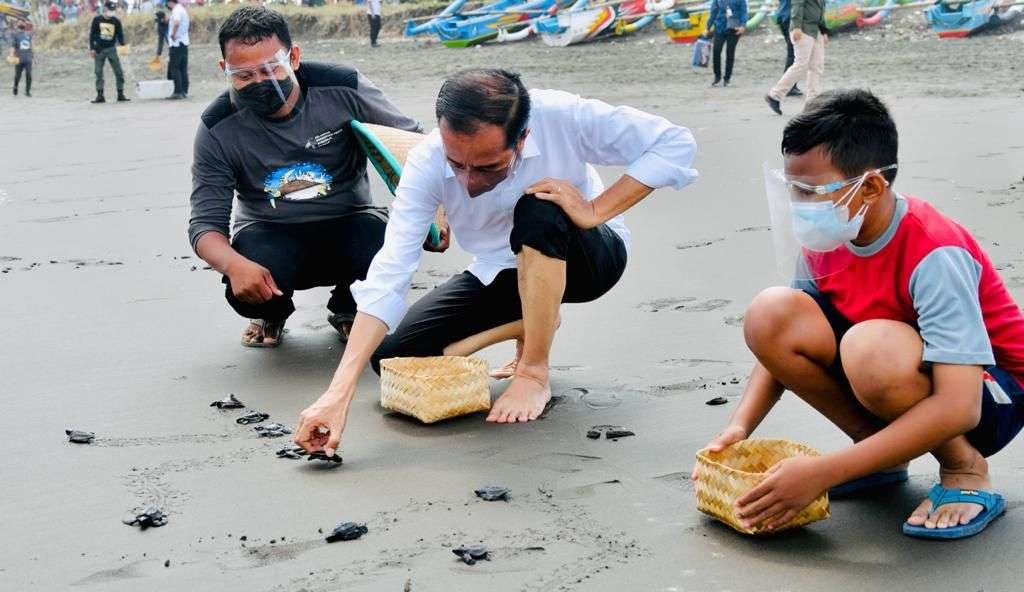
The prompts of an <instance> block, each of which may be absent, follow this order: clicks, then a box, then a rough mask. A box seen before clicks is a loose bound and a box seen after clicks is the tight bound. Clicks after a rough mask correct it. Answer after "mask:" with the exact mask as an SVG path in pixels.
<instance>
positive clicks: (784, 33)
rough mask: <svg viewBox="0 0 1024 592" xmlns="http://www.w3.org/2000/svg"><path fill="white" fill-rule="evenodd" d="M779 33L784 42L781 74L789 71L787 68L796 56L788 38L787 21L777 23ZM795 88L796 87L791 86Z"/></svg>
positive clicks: (791, 42)
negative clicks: (783, 61) (784, 63)
mask: <svg viewBox="0 0 1024 592" xmlns="http://www.w3.org/2000/svg"><path fill="white" fill-rule="evenodd" d="M779 31H781V32H782V38H783V39H785V40H786V67H785V68H783V69H782V71H783V72H785V71H786V70H789V67H790V66H792V65H793V62H794V61H795V60H796V54H795V53H793V41H792V40H790V38H789V21H785V22H780V23H779ZM793 88H796V85H795V84H794V85H793Z"/></svg>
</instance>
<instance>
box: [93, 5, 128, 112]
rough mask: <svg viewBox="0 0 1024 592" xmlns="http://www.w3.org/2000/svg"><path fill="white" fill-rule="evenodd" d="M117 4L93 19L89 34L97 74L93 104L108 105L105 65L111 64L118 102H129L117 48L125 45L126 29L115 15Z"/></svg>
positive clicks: (108, 6) (109, 6)
mask: <svg viewBox="0 0 1024 592" xmlns="http://www.w3.org/2000/svg"><path fill="white" fill-rule="evenodd" d="M116 11H117V3H116V2H113V1H112V0H110V1H108V2H106V3H105V4H104V5H103V14H100V15H97V16H96V17H94V18H93V19H92V27H91V28H90V33H89V55H91V56H92V58H93V66H94V69H95V74H96V98H95V99H93V100H92V101H91V102H92V103H106V102H107V100H106V98H105V97H104V94H103V86H104V85H103V65H104V63H105V62H110V69H111V70H113V72H114V81H115V83H116V85H117V100H118V101H119V102H125V101H129V100H131V99H129V98H128V97H126V96H125V94H124V70H123V69H122V68H121V58H120V57H119V56H118V55H117V47H118V46H123V45H124V29H123V28H122V26H121V20H120V19H119V18H117V17H116V16H114V15H115V13H116Z"/></svg>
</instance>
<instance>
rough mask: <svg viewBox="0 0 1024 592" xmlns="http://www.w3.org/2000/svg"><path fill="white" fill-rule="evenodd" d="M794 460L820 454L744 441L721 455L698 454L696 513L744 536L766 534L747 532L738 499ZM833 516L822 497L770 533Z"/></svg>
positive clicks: (793, 445)
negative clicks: (783, 463)
mask: <svg viewBox="0 0 1024 592" xmlns="http://www.w3.org/2000/svg"><path fill="white" fill-rule="evenodd" d="M793 456H818V451H816V450H814V449H813V448H810V447H809V446H804V445H803V444H798V443H796V442H791V441H789V440H768V439H763V440H758V439H755V440H742V441H740V442H737V443H735V444H733V445H732V446H730V447H728V448H726V449H725V450H723V451H722V452H711V451H709V450H707V449H704V450H701V451H699V452H697V475H698V479H697V482H696V484H695V486H694V493H695V495H696V496H697V509H698V510H700V511H701V512H704V513H705V514H708V515H710V516H712V517H714V518H717V519H718V520H720V521H722V522H724V523H726V524H728V525H729V526H731V527H732V528H734V529H736V530H738V531H739V532H742V533H744V534H765V532H766V530H765V529H763V528H761V527H760V526H755V527H754V528H750V529H748V528H744V527H743V525H742V524H741V523H740V520H739V518H738V517H737V516H736V513H735V512H736V511H735V504H736V499H737V498H739V497H741V496H742V495H743V494H745V493H747V492H748V491H750V490H751V489H753V488H754V486H755V485H757V484H758V483H760V482H761V480H762V479H764V478H765V475H766V472H767V471H768V469H770V468H771V467H772V466H773V465H774V464H775V463H777V462H779V461H780V460H783V459H785V458H790V457H793ZM831 515H832V512H831V510H830V509H829V503H828V494H827V493H823V494H821V496H820V497H819V498H817V499H816V500H814V501H813V502H811V504H810V505H808V506H807V507H806V508H804V509H803V510H801V511H800V513H799V514H797V516H796V518H793V520H791V521H790V522H788V523H787V524H785V525H784V526H782V527H779V528H775V529H773V530H772V531H771V532H779V531H782V530H787V529H790V528H796V527H797V526H803V525H805V524H810V523H811V522H817V521H818V520H824V519H826V518H828V517H829V516H831Z"/></svg>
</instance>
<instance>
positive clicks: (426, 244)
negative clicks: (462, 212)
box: [423, 224, 452, 253]
mask: <svg viewBox="0 0 1024 592" xmlns="http://www.w3.org/2000/svg"><path fill="white" fill-rule="evenodd" d="M438 229H439V230H440V232H441V240H440V242H438V243H437V244H436V245H435V244H433V243H431V242H430V237H429V236H428V237H427V239H426V240H424V241H423V250H424V251H429V252H431V253H444V252H445V251H447V250H448V247H450V246H451V244H452V231H451V228H450V227H449V226H448V225H447V224H445V225H443V226H442V225H440V224H438Z"/></svg>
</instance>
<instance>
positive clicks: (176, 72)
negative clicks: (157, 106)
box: [167, 0, 190, 99]
mask: <svg viewBox="0 0 1024 592" xmlns="http://www.w3.org/2000/svg"><path fill="white" fill-rule="evenodd" d="M167 8H169V9H170V10H171V15H170V17H169V22H168V31H167V52H168V54H169V57H168V59H167V78H168V79H170V80H172V81H174V93H173V94H172V95H171V96H170V98H171V99H184V98H186V97H187V96H188V44H189V36H188V29H189V25H190V23H189V18H188V12H187V11H186V10H185V7H184V6H182V5H181V2H178V0H167Z"/></svg>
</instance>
